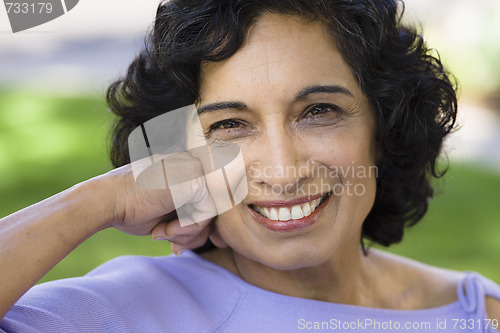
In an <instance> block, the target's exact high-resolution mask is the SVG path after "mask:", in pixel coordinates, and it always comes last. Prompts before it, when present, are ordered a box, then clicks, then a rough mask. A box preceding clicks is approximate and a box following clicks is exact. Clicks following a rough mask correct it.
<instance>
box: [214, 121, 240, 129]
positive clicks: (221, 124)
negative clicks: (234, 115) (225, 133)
mask: <svg viewBox="0 0 500 333" xmlns="http://www.w3.org/2000/svg"><path fill="white" fill-rule="evenodd" d="M241 126H242V125H241V123H240V122H239V121H237V120H234V119H227V120H222V121H218V122H216V123H215V124H213V125H211V126H210V131H215V130H218V129H231V128H237V127H241Z"/></svg>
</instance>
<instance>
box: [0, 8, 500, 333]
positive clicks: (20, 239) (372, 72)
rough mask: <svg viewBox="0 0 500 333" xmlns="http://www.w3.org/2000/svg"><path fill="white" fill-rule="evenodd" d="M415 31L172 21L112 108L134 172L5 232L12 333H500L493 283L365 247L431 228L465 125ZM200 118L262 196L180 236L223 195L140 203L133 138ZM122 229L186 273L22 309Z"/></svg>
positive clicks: (166, 11)
mask: <svg viewBox="0 0 500 333" xmlns="http://www.w3.org/2000/svg"><path fill="white" fill-rule="evenodd" d="M399 19H400V17H399V14H398V8H397V3H396V2H395V1H390V0H384V1H374V0H364V1H347V0H346V1H327V0H318V1H305V0H293V1H290V0H287V1H285V0H282V1H280V0H276V1H203V2H201V1H190V0H173V1H170V2H165V3H162V4H161V5H160V7H159V9H158V13H157V17H156V21H155V25H154V29H153V31H152V34H151V38H150V44H149V50H148V51H145V52H143V53H142V54H141V55H140V56H138V57H137V58H136V60H135V61H134V62H133V63H132V64H131V66H130V68H129V71H128V75H127V77H126V78H125V79H123V80H121V81H119V82H117V83H115V84H114V85H112V86H111V87H110V89H109V91H108V102H109V105H110V107H111V109H112V110H113V111H114V112H115V113H116V114H117V115H118V116H119V120H118V122H117V123H116V126H115V128H114V136H113V138H114V140H113V149H112V160H113V162H114V163H115V165H116V166H117V167H118V168H117V169H115V170H113V171H110V172H108V173H106V174H104V175H102V176H99V177H96V178H93V179H91V180H89V181H86V182H83V183H81V184H79V185H77V186H74V187H72V188H70V189H68V190H67V191H64V192H62V193H60V194H58V195H56V196H54V197H52V198H49V199H47V200H45V201H42V202H40V203H38V204H36V205H34V206H31V207H28V208H26V209H25V210H22V211H20V212H18V213H15V214H13V215H11V216H9V217H7V218H5V219H4V220H3V221H2V223H1V224H0V226H1V228H2V229H1V238H2V242H1V245H0V246H1V247H0V249H1V250H0V252H1V253H2V256H1V259H0V260H1V267H9V269H3V270H2V274H1V278H0V279H1V280H0V288H1V294H2V302H1V313H2V315H4V314H5V313H6V315H5V317H4V320H3V322H2V324H1V325H0V328H1V329H2V330H4V331H6V332H10V331H14V332H15V331H21V332H24V331H37V330H38V331H43V332H46V331H58V332H59V331H67V332H77V331H91V332H114V331H120V332H139V331H140V332H142V331H146V332H165V331H167V332H213V331H220V332H293V331H302V330H344V331H369V332H371V331H373V332H377V331H394V332H399V331H419V332H421V331H448V332H458V331H470V332H494V331H495V328H497V327H498V319H499V317H500V301H499V299H500V288H499V287H498V286H497V285H495V284H494V283H493V282H491V281H489V280H487V279H486V278H484V277H482V276H480V275H478V274H475V273H461V272H453V271H449V270H445V269H440V268H437V267H430V266H427V265H424V264H420V263H417V262H414V261H411V260H408V259H404V258H401V257H398V256H394V255H389V254H387V253H384V252H382V251H378V250H374V249H366V248H365V246H364V245H363V241H364V240H370V241H374V242H377V243H380V244H382V245H386V246H387V245H390V244H392V243H395V242H398V241H400V240H401V239H402V235H403V228H404V226H405V225H407V224H414V223H416V222H417V221H418V220H420V219H421V217H422V216H423V215H424V214H425V211H426V209H427V200H428V198H429V197H431V196H432V187H431V185H430V183H429V178H430V177H432V176H435V177H437V176H439V175H440V173H439V171H438V170H437V169H436V159H437V157H438V153H439V150H440V147H441V144H442V140H443V138H444V137H445V136H446V135H447V134H448V133H449V132H450V131H451V130H452V128H453V125H454V122H455V116H456V96H455V90H454V86H453V85H452V83H451V82H450V80H449V77H448V74H447V73H446V71H445V70H444V69H443V67H442V65H441V62H440V61H439V59H437V58H436V57H433V56H432V55H430V54H429V51H428V49H427V47H426V46H425V44H424V43H423V40H422V37H421V36H420V35H417V34H416V33H415V32H414V31H413V30H412V29H410V28H408V27H405V26H403V25H402V24H401V23H400V20H399ZM190 104H195V106H196V111H197V114H198V117H199V121H200V124H201V127H202V129H203V132H204V136H205V139H206V140H207V142H208V143H219V144H221V143H222V144H223V145H224V144H230V143H231V144H236V145H237V146H238V147H239V149H240V150H241V154H242V156H243V160H244V163H245V176H246V179H247V181H248V193H247V195H246V196H245V198H243V200H242V202H241V203H239V204H238V205H236V206H235V207H234V208H233V209H230V210H228V211H226V212H223V213H220V214H219V215H218V216H217V217H216V218H205V219H194V220H193V222H198V223H197V224H195V223H191V224H189V225H188V226H186V227H180V222H179V219H178V218H177V217H176V216H175V214H174V213H173V212H174V209H175V208H176V207H179V203H181V204H194V207H195V209H198V208H200V207H199V206H196V205H197V204H199V203H200V202H203V201H204V200H208V199H207V198H206V196H204V194H206V193H207V192H206V191H205V186H206V184H205V183H203V182H200V183H198V185H196V186H193V187H191V188H190V189H189V190H188V191H184V192H182V193H180V194H179V193H177V192H175V193H174V191H172V190H151V189H146V188H143V187H140V186H137V185H136V183H135V180H134V174H133V172H134V170H133V168H132V167H131V165H130V164H127V163H129V162H130V159H129V155H128V147H127V138H128V137H129V135H130V134H131V133H132V131H133V130H134V129H135V128H137V127H138V126H140V125H141V124H142V123H145V122H147V121H148V120H151V119H154V118H155V117H158V116H160V115H162V114H164V113H165V112H169V111H172V110H175V109H178V108H180V107H184V106H186V105H190ZM122 165H123V166H122ZM181 166H182V168H183V169H185V170H184V171H183V172H185V173H187V174H189V173H190V172H194V171H199V168H200V167H201V166H200V164H199V163H197V162H196V159H193V158H191V159H190V160H187V162H186V163H185V164H181ZM292 171H293V172H292ZM295 171H297V172H295ZM136 176H137V175H136ZM167 178H168V176H167ZM169 185H171V184H169ZM174 196H175V197H176V199H175V200H176V204H175V203H174V199H173V197H174ZM208 201H210V200H208ZM89 208H90V209H89ZM109 227H115V228H118V229H120V230H122V231H124V232H128V233H132V234H136V235H144V234H149V233H151V234H152V237H153V238H155V239H166V240H170V241H171V242H172V243H174V244H173V245H172V249H173V251H174V252H176V253H177V254H179V256H178V257H177V258H176V257H173V256H169V257H164V258H145V257H122V258H117V259H115V260H111V261H110V262H108V263H106V264H104V265H102V266H100V267H98V268H97V269H95V270H94V271H92V272H91V273H89V274H88V275H86V276H84V277H81V278H76V279H68V280H61V281H56V282H50V283H46V284H44V285H41V286H36V287H34V288H32V289H31V290H29V291H28V293H27V294H26V295H24V296H23V297H22V298H21V299H19V298H20V297H21V295H22V294H23V293H24V292H26V291H27V290H28V289H29V288H30V287H31V286H32V285H33V284H34V283H35V282H36V281H37V280H38V279H39V278H40V277H41V276H43V275H44V274H45V273H46V272H47V271H48V270H49V269H50V268H51V267H52V266H53V265H55V264H56V263H57V262H58V261H60V260H61V259H62V258H63V257H64V256H66V255H67V254H68V253H69V252H70V251H71V250H72V249H74V248H75V247H76V246H77V245H78V244H79V243H81V242H83V241H84V240H85V239H86V238H88V237H89V236H91V235H92V234H94V233H96V232H98V231H100V230H102V229H105V228H109ZM207 238H210V240H211V241H210V242H208V243H207V244H205V243H206V242H207ZM200 246H203V247H202V248H201V249H200V250H198V252H199V253H200V254H196V253H195V252H192V251H187V249H193V248H199V247H200ZM181 252H183V253H182V254H181ZM14 267H15V269H14ZM16 301H17V303H16V304H15V305H14V306H13V304H14V303H15V302H16ZM9 309H10V310H9Z"/></svg>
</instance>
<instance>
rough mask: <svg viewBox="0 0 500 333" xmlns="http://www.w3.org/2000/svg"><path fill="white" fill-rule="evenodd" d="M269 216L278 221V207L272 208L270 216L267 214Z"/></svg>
mask: <svg viewBox="0 0 500 333" xmlns="http://www.w3.org/2000/svg"><path fill="white" fill-rule="evenodd" d="M267 217H268V218H270V219H271V220H273V221H278V220H279V217H278V212H277V211H276V208H271V210H270V212H269V216H267Z"/></svg>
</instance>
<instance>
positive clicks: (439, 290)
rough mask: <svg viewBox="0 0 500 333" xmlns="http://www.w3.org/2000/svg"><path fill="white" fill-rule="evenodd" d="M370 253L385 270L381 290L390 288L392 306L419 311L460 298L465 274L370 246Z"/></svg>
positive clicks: (379, 268) (378, 268)
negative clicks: (459, 289)
mask: <svg viewBox="0 0 500 333" xmlns="http://www.w3.org/2000/svg"><path fill="white" fill-rule="evenodd" d="M369 256H373V259H372V261H373V262H374V263H375V265H377V266H378V267H377V268H376V269H377V271H383V272H384V279H383V283H384V285H385V286H386V287H381V290H389V289H390V290H391V291H393V293H392V295H393V296H394V297H395V298H396V301H395V302H396V303H395V306H393V308H399V309H406V310H416V309H427V308H436V307H440V306H444V305H447V304H450V303H453V302H455V301H457V299H458V296H457V286H458V284H459V283H460V281H462V280H463V278H464V276H465V273H463V272H458V271H453V270H448V269H444V268H439V267H435V266H431V265H427V264H424V263H421V262H419V261H416V260H413V259H409V258H406V257H402V256H399V255H395V254H392V253H388V252H385V251H380V250H377V249H370V250H369Z"/></svg>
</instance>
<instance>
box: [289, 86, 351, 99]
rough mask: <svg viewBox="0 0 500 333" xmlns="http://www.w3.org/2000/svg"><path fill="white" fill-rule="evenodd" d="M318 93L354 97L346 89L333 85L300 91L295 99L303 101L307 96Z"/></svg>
mask: <svg viewBox="0 0 500 333" xmlns="http://www.w3.org/2000/svg"><path fill="white" fill-rule="evenodd" d="M318 93H329V94H344V95H348V96H351V97H352V96H354V95H353V94H352V93H351V92H350V91H349V90H348V89H347V88H345V87H342V86H338V85H333V86H312V87H307V88H304V89H302V90H301V91H300V92H299V93H298V94H297V96H295V99H304V98H306V97H307V96H309V95H311V94H318Z"/></svg>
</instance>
